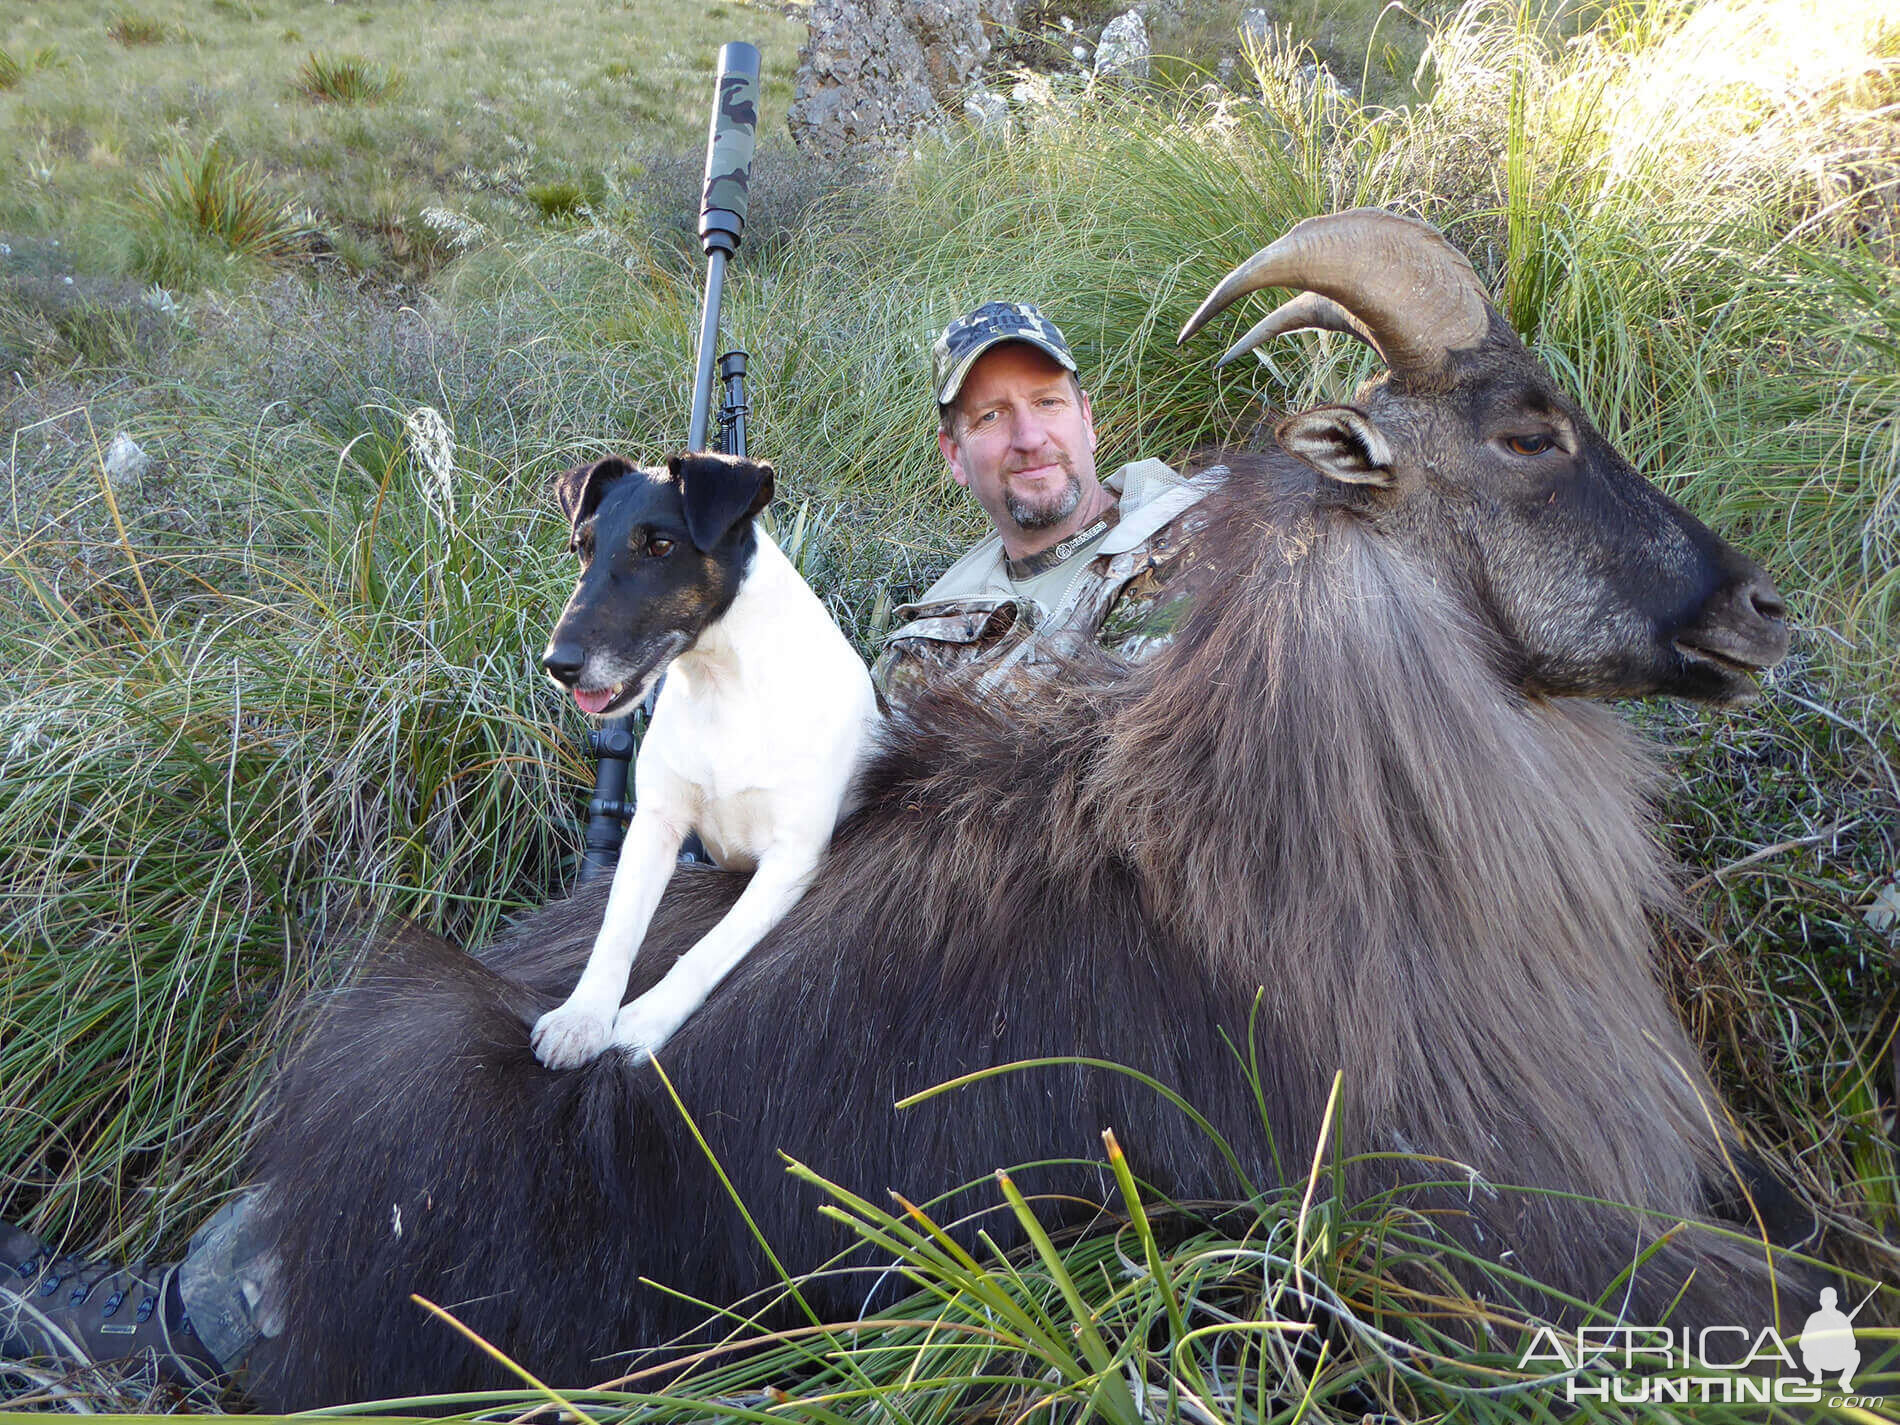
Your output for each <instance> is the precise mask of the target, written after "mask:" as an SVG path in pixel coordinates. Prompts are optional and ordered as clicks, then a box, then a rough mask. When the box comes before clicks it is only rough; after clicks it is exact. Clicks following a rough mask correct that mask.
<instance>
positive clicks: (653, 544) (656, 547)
mask: <svg viewBox="0 0 1900 1425" xmlns="http://www.w3.org/2000/svg"><path fill="white" fill-rule="evenodd" d="M672 548H673V541H672V540H670V539H663V538H661V537H660V536H659V535H657V534H650V535H648V536H647V553H648V554H650V555H652V556H653V557H654V558H655V559H658V558H659V557H660V556H661V555H663V554H667V553H669V552H670V551H671V550H672Z"/></svg>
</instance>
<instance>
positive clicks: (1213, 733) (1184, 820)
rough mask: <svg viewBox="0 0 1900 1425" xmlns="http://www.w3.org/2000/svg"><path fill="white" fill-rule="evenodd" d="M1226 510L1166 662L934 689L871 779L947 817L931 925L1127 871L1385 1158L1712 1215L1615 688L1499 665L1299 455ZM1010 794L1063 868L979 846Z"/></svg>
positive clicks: (1705, 1133)
mask: <svg viewBox="0 0 1900 1425" xmlns="http://www.w3.org/2000/svg"><path fill="white" fill-rule="evenodd" d="M1210 499H1211V501H1212V502H1213V509H1212V516H1213V517H1212V519H1211V520H1210V522H1209V527H1208V529H1207V530H1206V531H1205V532H1204V534H1203V535H1202V536H1201V538H1202V540H1203V542H1204V546H1203V548H1202V550H1201V551H1200V557H1201V558H1203V559H1206V560H1208V561H1210V562H1211V563H1213V564H1214V565H1215V566H1216V567H1220V568H1225V569H1229V570H1232V571H1234V576H1233V577H1232V578H1231V579H1230V580H1229V581H1228V582H1227V583H1225V584H1223V585H1222V586H1220V587H1219V588H1218V589H1216V590H1215V591H1214V592H1213V593H1211V594H1210V595H1208V596H1206V597H1204V598H1203V600H1202V601H1201V603H1200V606H1199V607H1198V608H1197V609H1196V611H1195V612H1194V614H1193V616H1192V617H1191V618H1190V619H1188V620H1187V621H1186V623H1185V625H1184V627H1183V629H1182V631H1181V634H1180V635H1179V637H1178V638H1177V640H1176V641H1175V643H1174V644H1173V645H1172V646H1171V647H1169V648H1168V649H1166V650H1164V651H1163V652H1161V653H1159V654H1158V655H1156V656H1155V657H1154V658H1153V659H1151V660H1150V661H1149V662H1148V663H1147V664H1145V665H1143V666H1141V667H1139V668H1137V669H1134V670H1132V671H1130V672H1127V673H1125V674H1123V675H1122V676H1120V677H1119V678H1117V677H1114V676H1111V673H1110V670H1108V669H1106V668H1102V667H1095V666H1091V665H1087V664H1082V665H1077V666H1073V667H1071V668H1069V669H1068V670H1066V676H1064V677H1061V678H1058V679H1056V680H1054V683H1053V685H1052V686H1050V687H1048V688H1039V689H1038V690H1037V695H1036V697H1035V698H1033V699H1024V700H1022V701H1021V702H1018V703H1004V704H998V703H996V702H994V701H991V702H987V703H986V702H983V701H981V700H978V701H976V702H974V703H973V702H970V701H965V700H964V699H962V698H960V697H957V696H955V695H953V694H951V693H949V692H946V693H945V694H944V695H943V696H942V697H940V698H932V699H927V700H925V701H924V702H921V703H920V704H919V705H918V706H917V707H916V709H915V713H914V720H913V726H912V728H911V729H910V730H909V732H908V733H907V734H906V736H907V737H908V738H909V739H910V742H909V745H908V746H907V747H906V748H905V749H904V750H903V751H902V752H901V753H899V754H898V755H897V756H896V757H895V758H894V759H893V760H892V761H890V762H887V764H886V765H885V766H884V767H883V768H882V769H881V770H880V772H879V773H875V774H874V777H876V776H882V777H885V778H890V780H889V781H888V782H886V784H885V785H884V786H883V787H882V788H881V798H880V800H881V801H882V803H883V806H884V808H885V814H886V815H891V816H894V817H895V818H897V819H899V820H902V819H905V818H906V817H907V818H908V819H909V820H911V821H913V822H916V821H919V820H924V821H929V822H934V823H936V824H937V826H938V827H939V828H940V830H941V832H942V833H943V836H944V837H945V838H946V839H947V842H948V844H947V845H946V844H945V842H944V841H938V842H937V844H936V845H935V847H934V848H932V849H930V850H926V848H925V847H924V846H922V845H919V846H917V847H916V856H915V859H913V860H912V861H911V864H913V865H916V864H920V863H930V862H935V864H936V865H937V866H938V867H939V868H940V873H939V874H937V875H933V876H932V877H931V878H930V879H931V881H932V882H933V883H934V884H935V885H937V886H938V887H940V888H941V887H956V888H957V890H956V891H954V892H946V893H944V894H943V895H942V897H941V899H938V898H937V897H935V896H933V895H932V894H930V893H928V892H927V893H925V894H924V895H923V896H921V897H920V898H919V900H918V901H917V903H916V904H915V906H914V912H915V913H917V914H920V915H921V916H923V917H924V918H925V919H927V920H936V919H939V918H941V924H942V928H943V933H942V934H941V936H940V937H933V938H940V939H941V941H942V942H945V943H949V942H954V941H955V940H956V939H957V938H958V937H956V936H953V935H951V934H949V933H948V930H949V926H950V925H951V924H952V923H953V921H954V920H955V919H956V918H961V917H968V916H969V915H971V914H972V913H980V914H982V915H985V916H989V917H994V918H995V919H996V920H997V922H998V923H1003V924H1006V923H1009V922H1011V921H1015V920H1017V918H1018V916H1019V915H1020V914H1021V911H1022V909H1023V907H1024V906H1025V905H1030V904H1040V903H1042V902H1043V901H1044V900H1045V899H1046V897H1047V894H1048V888H1049V887H1054V886H1062V885H1070V886H1077V887H1084V888H1086V887H1094V886H1099V885H1100V884H1101V883H1102V881H1103V880H1104V878H1114V877H1117V876H1127V877H1131V878H1132V879H1133V880H1134V881H1135V882H1136V883H1137V884H1138V886H1139V893H1140V898H1141V900H1142V902H1143V903H1144V905H1145V908H1146V910H1147V912H1148V914H1149V915H1151V916H1152V917H1154V918H1155V919H1156V920H1157V921H1158V922H1159V923H1160V924H1163V925H1169V926H1171V927H1173V928H1174V929H1175V930H1176V931H1177V933H1178V934H1179V936H1180V938H1181V940H1182V942H1183V943H1185V944H1188V945H1191V946H1194V947H1196V950H1197V952H1198V953H1200V954H1203V955H1205V956H1206V957H1208V959H1209V960H1210V962H1211V965H1210V968H1211V970H1212V971H1213V973H1214V974H1215V975H1217V976H1218V977H1219V978H1220V980H1221V981H1223V982H1224V983H1226V984H1227V985H1228V986H1229V988H1230V989H1231V991H1232V992H1233V993H1234V994H1235V995H1236V996H1237V997H1241V998H1251V997H1252V996H1253V994H1254V993H1255V992H1256V991H1257V990H1262V989H1264V996H1263V1000H1262V1013H1263V1020H1264V1022H1265V1023H1266V1024H1267V1025H1269V1026H1271V1027H1272V1029H1273V1031H1274V1032H1276V1033H1279V1034H1281V1035H1282V1036H1284V1038H1285V1039H1287V1040H1289V1041H1291V1042H1295V1043H1298V1044H1299V1045H1300V1046H1301V1056H1302V1057H1303V1058H1305V1059H1307V1061H1308V1062H1309V1064H1310V1066H1311V1069H1312V1071H1313V1072H1314V1074H1315V1075H1316V1076H1321V1075H1330V1072H1331V1070H1332V1069H1334V1068H1336V1067H1342V1066H1350V1070H1351V1073H1350V1077H1349V1079H1348V1081H1347V1083H1346V1085H1345V1093H1346V1095H1347V1104H1348V1113H1349V1119H1348V1121H1349V1122H1350V1123H1351V1124H1352V1125H1353V1127H1354V1129H1355V1134H1354V1136H1355V1137H1357V1138H1360V1139H1362V1140H1365V1141H1367V1145H1368V1146H1378V1147H1382V1148H1385V1149H1389V1150H1398V1151H1403V1150H1405V1149H1406V1148H1407V1147H1408V1146H1412V1145H1421V1144H1427V1143H1429V1144H1430V1145H1431V1146H1432V1149H1433V1151H1434V1152H1435V1153H1438V1154H1441V1155H1449V1156H1454V1157H1456V1158H1458V1159H1460V1160H1461V1161H1462V1162H1464V1163H1465V1164H1467V1165H1469V1166H1470V1167H1471V1168H1473V1169H1475V1170H1476V1171H1478V1172H1479V1173H1481V1174H1483V1175H1485V1176H1487V1177H1494V1178H1496V1179H1497V1180H1499V1181H1511V1182H1515V1183H1520V1184H1525V1185H1533V1186H1535V1185H1551V1186H1555V1185H1558V1184H1567V1185H1570V1186H1573V1187H1574V1186H1575V1185H1577V1184H1579V1183H1587V1184H1590V1185H1591V1187H1592V1188H1593V1190H1595V1191H1596V1192H1598V1193H1601V1194H1602V1195H1603V1196H1605V1197H1607V1198H1612V1199H1615V1200H1618V1201H1625V1202H1642V1203H1647V1204H1651V1205H1656V1204H1661V1203H1667V1204H1670V1205H1671V1206H1672V1207H1673V1209H1674V1210H1678V1211H1692V1210H1696V1209H1697V1208H1699V1207H1701V1206H1702V1205H1703V1204H1702V1201H1701V1199H1702V1193H1701V1190H1700V1187H1699V1182H1700V1179H1701V1173H1702V1169H1703V1168H1704V1167H1706V1166H1707V1165H1706V1163H1704V1162H1701V1161H1698V1157H1699V1155H1695V1154H1691V1153H1688V1152H1685V1151H1682V1150H1681V1148H1680V1146H1679V1145H1680V1144H1682V1143H1683V1142H1685V1141H1686V1142H1691V1143H1696V1142H1700V1143H1705V1144H1708V1145H1709V1149H1710V1151H1713V1146H1714V1134H1713V1132H1712V1125H1711V1123H1710V1120H1709V1114H1710V1112H1711V1106H1712V1104H1713V1103H1714V1098H1713V1095H1712V1093H1711V1092H1710V1091H1709V1089H1708V1087H1707V1085H1706V1082H1705V1080H1704V1078H1703V1076H1702V1074H1701V1071H1700V1069H1699V1068H1698V1067H1697V1059H1696V1056H1695V1053H1694V1051H1693V1049H1692V1048H1691V1046H1690V1045H1689V1044H1688V1043H1687V1041H1686V1039H1685V1038H1684V1037H1683V1035H1682V1032H1681V1030H1680V1028H1679V1027H1678V1026H1677V1025H1676V1023H1675V1022H1674V1020H1673V1019H1671V1018H1670V1017H1669V1016H1668V1015H1667V1013H1666V1012H1665V1011H1664V1009H1663V1001H1662V999H1661V997H1660V996H1659V995H1658V994H1656V993H1654V992H1653V989H1650V988H1649V987H1650V986H1653V983H1654V980H1655V969H1654V966H1653V958H1652V952H1653V945H1652V939H1651V934H1650V929H1649V924H1648V916H1649V913H1650V912H1651V911H1652V910H1653V909H1656V908H1658V907H1661V906H1663V905H1666V904H1667V903H1668V902H1669V900H1670V897H1671V890H1670V885H1669V879H1668V875H1667V869H1666V864H1665V862H1664V860H1663V858H1662V855H1661V853H1660V851H1659V850H1658V848H1657V846H1656V843H1655V841H1654V838H1653V836H1652V835H1651V832H1650V826H1649V818H1648V814H1647V806H1646V797H1647V793H1648V790H1649V788H1650V786H1651V784H1652V782H1653V780H1654V767H1653V765H1652V763H1651V760H1650V758H1649V757H1648V755H1647V754H1646V752H1645V750H1644V749H1643V748H1642V747H1641V745H1640V744H1639V743H1638V742H1637V741H1636V739H1634V738H1633V737H1632V736H1631V735H1630V734H1629V732H1628V731H1627V730H1626V729H1625V728H1624V727H1623V725H1622V723H1621V722H1620V720H1619V719H1617V718H1616V716H1615V715H1614V714H1612V713H1611V712H1610V711H1609V710H1607V709H1606V708H1604V707H1602V706H1600V705H1598V704H1595V703H1591V702H1582V701H1576V700H1555V701H1547V700H1540V699H1534V698H1529V697H1526V696H1524V695H1522V694H1520V693H1518V692H1516V691H1514V690H1512V689H1511V688H1510V687H1509V686H1508V685H1506V684H1505V683H1504V682H1503V681H1501V680H1500V678H1499V677H1498V676H1497V672H1496V667H1497V665H1498V664H1499V662H1500V661H1501V658H1500V654H1499V650H1498V649H1497V648H1496V647H1495V646H1494V643H1493V640H1492V636H1491V634H1490V633H1489V631H1488V630H1487V629H1486V628H1485V627H1484V626H1483V624H1482V623H1481V622H1480V621H1479V619H1478V618H1477V617H1476V616H1475V615H1474V612H1473V607H1472V604H1473V600H1471V599H1470V598H1469V596H1468V595H1467V592H1466V591H1464V590H1461V589H1459V588H1458V587H1457V585H1456V584H1455V582H1453V581H1452V580H1451V579H1450V578H1449V577H1448V576H1447V575H1446V574H1445V572H1444V571H1442V570H1434V569H1430V568H1427V567H1425V566H1424V565H1422V564H1421V563H1420V562H1419V559H1418V557H1417V556H1416V555H1415V554H1414V553H1413V552H1411V551H1409V550H1407V549H1403V548H1401V547H1399V546H1398V545H1396V544H1395V543H1394V542H1393V541H1391V540H1388V539H1384V538H1381V537H1380V536H1379V535H1378V534H1377V533H1376V532H1375V531H1373V530H1372V529H1371V528H1370V527H1369V526H1368V525H1367V524H1366V523H1365V522H1364V520H1363V519H1362V518H1361V517H1360V516H1359V515H1358V514H1356V513H1355V512H1354V511H1353V510H1351V509H1350V508H1348V507H1345V506H1343V505H1339V504H1334V503H1330V502H1329V501H1328V500H1327V499H1326V497H1325V495H1324V493H1323V492H1322V491H1321V490H1319V489H1316V488H1315V486H1314V483H1313V482H1312V481H1311V480H1310V479H1305V478H1303V477H1302V475H1301V468H1300V467H1297V466H1294V465H1291V464H1290V463H1288V462H1285V461H1284V460H1282V461H1276V462H1272V463H1269V462H1265V461H1250V462H1245V463H1243V464H1242V465H1240V466H1239V467H1238V468H1237V469H1236V470H1235V472H1234V473H1233V475H1232V476H1230V478H1229V481H1228V483H1227V487H1226V488H1225V490H1224V491H1222V492H1221V493H1220V494H1218V495H1216V496H1212V497H1210ZM911 768H916V769H919V772H918V775H916V776H915V777H914V778H913V777H911V776H909V775H907V772H906V770H905V769H911ZM894 774H895V775H894ZM1158 788H1171V789H1175V791H1176V792H1177V793H1179V792H1182V791H1185V792H1187V793H1189V795H1188V796H1187V797H1185V798H1183V797H1181V796H1179V795H1174V796H1158V795H1157V794H1156V789H1158ZM974 798H981V799H982V802H983V804H982V805H981V806H978V805H976V804H975V802H974V801H973V799H974ZM1015 801H1020V804H1021V805H1020V815H1021V816H1022V817H1023V818H1024V821H1025V824H1028V822H1029V821H1030V819H1031V818H1033V819H1034V821H1035V824H1036V825H1037V826H1038V827H1040V828H1041V831H1040V834H1041V835H1042V836H1043V837H1045V838H1046V842H1045V844H1046V845H1047V846H1048V848H1049V851H1050V856H1049V858H1048V859H1047V860H1046V861H1040V862H1025V861H1024V860H1023V858H1021V857H1020V856H1017V855H1012V854H1011V851H1010V848H1008V847H1007V846H1003V845H997V844H994V842H993V840H990V839H987V838H989V837H990V833H992V832H993V830H994V828H995V826H996V824H997V821H998V819H1000V820H1002V821H1003V822H1004V823H1005V824H1007V822H1008V821H1010V820H1011V819H1012V818H1013V817H1014V816H1015V815H1017V812H1016V811H1014V810H1012V809H1011V805H1010V804H1011V803H1012V802H1015ZM952 848H954V849H952ZM946 851H948V852H949V854H948V856H947V858H946V857H945V856H944V853H945V852H946ZM1025 873H1033V874H1034V875H1035V876H1036V878H1037V880H1038V881H1040V882H1042V883H1043V884H1042V885H1039V886H1037V887H1035V888H1033V889H1032V888H1030V887H1026V886H1025V885H1023V884H1022V877H1023V875H1024V874H1025ZM973 886H974V887H984V888H986V890H987V903H986V904H984V905H982V906H981V907H978V906H973V905H972V904H971V902H970V900H969V899H968V891H969V889H970V888H971V887H973ZM1288 887H1298V888H1300V891H1299V894H1297V895H1289V894H1287V893H1286V890H1287V888H1288ZM1080 894H1083V895H1090V894H1093V892H1092V891H1090V890H1087V889H1084V890H1082V891H1081V892H1080ZM924 933H925V934H926V935H931V933H932V932H931V931H930V930H925V932H924ZM1473 985H1483V986H1488V987H1490V989H1491V993H1489V994H1488V995H1484V996H1474V995H1473V994H1472V993H1471V987H1472V986H1473ZM1639 986H1641V987H1644V988H1643V991H1642V992H1636V991H1637V988H1638V987H1639ZM1580 1007H1581V1012H1580ZM1579 1023H1582V1024H1586V1025H1589V1026H1591V1032H1590V1033H1589V1034H1588V1035H1587V1036H1580V1035H1579V1033H1578V1030H1577V1026H1578V1025H1579ZM1617 1046H1626V1047H1625V1051H1624V1052H1619V1051H1618V1048H1617ZM1659 1046H1660V1047H1661V1048H1662V1049H1663V1051H1664V1052H1662V1053H1660V1054H1659V1053H1658V1052H1656V1051H1657V1048H1658V1047H1659ZM1606 1050H1607V1051H1608V1052H1610V1053H1612V1054H1613V1055H1614V1056H1615V1058H1616V1059H1617V1061H1618V1062H1619V1064H1621V1065H1623V1066H1624V1071H1623V1076H1622V1077H1621V1078H1616V1077H1612V1076H1606V1075H1605V1074H1604V1073H1603V1071H1602V1062H1603V1055H1604V1054H1605V1052H1606ZM1526 1104H1534V1105H1537V1106H1539V1107H1540V1108H1541V1109H1542V1110H1543V1116H1542V1121H1537V1122H1533V1121H1530V1119H1529V1118H1528V1117H1527V1116H1526V1114H1525V1109H1524V1106H1525V1105H1526ZM1294 1126H1295V1125H1293V1124H1289V1125H1288V1127H1289V1128H1292V1127H1294ZM1316 1126H1317V1125H1316V1124H1306V1125H1300V1127H1302V1128H1303V1129H1305V1130H1306V1131H1312V1130H1313V1129H1315V1128H1316Z"/></svg>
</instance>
